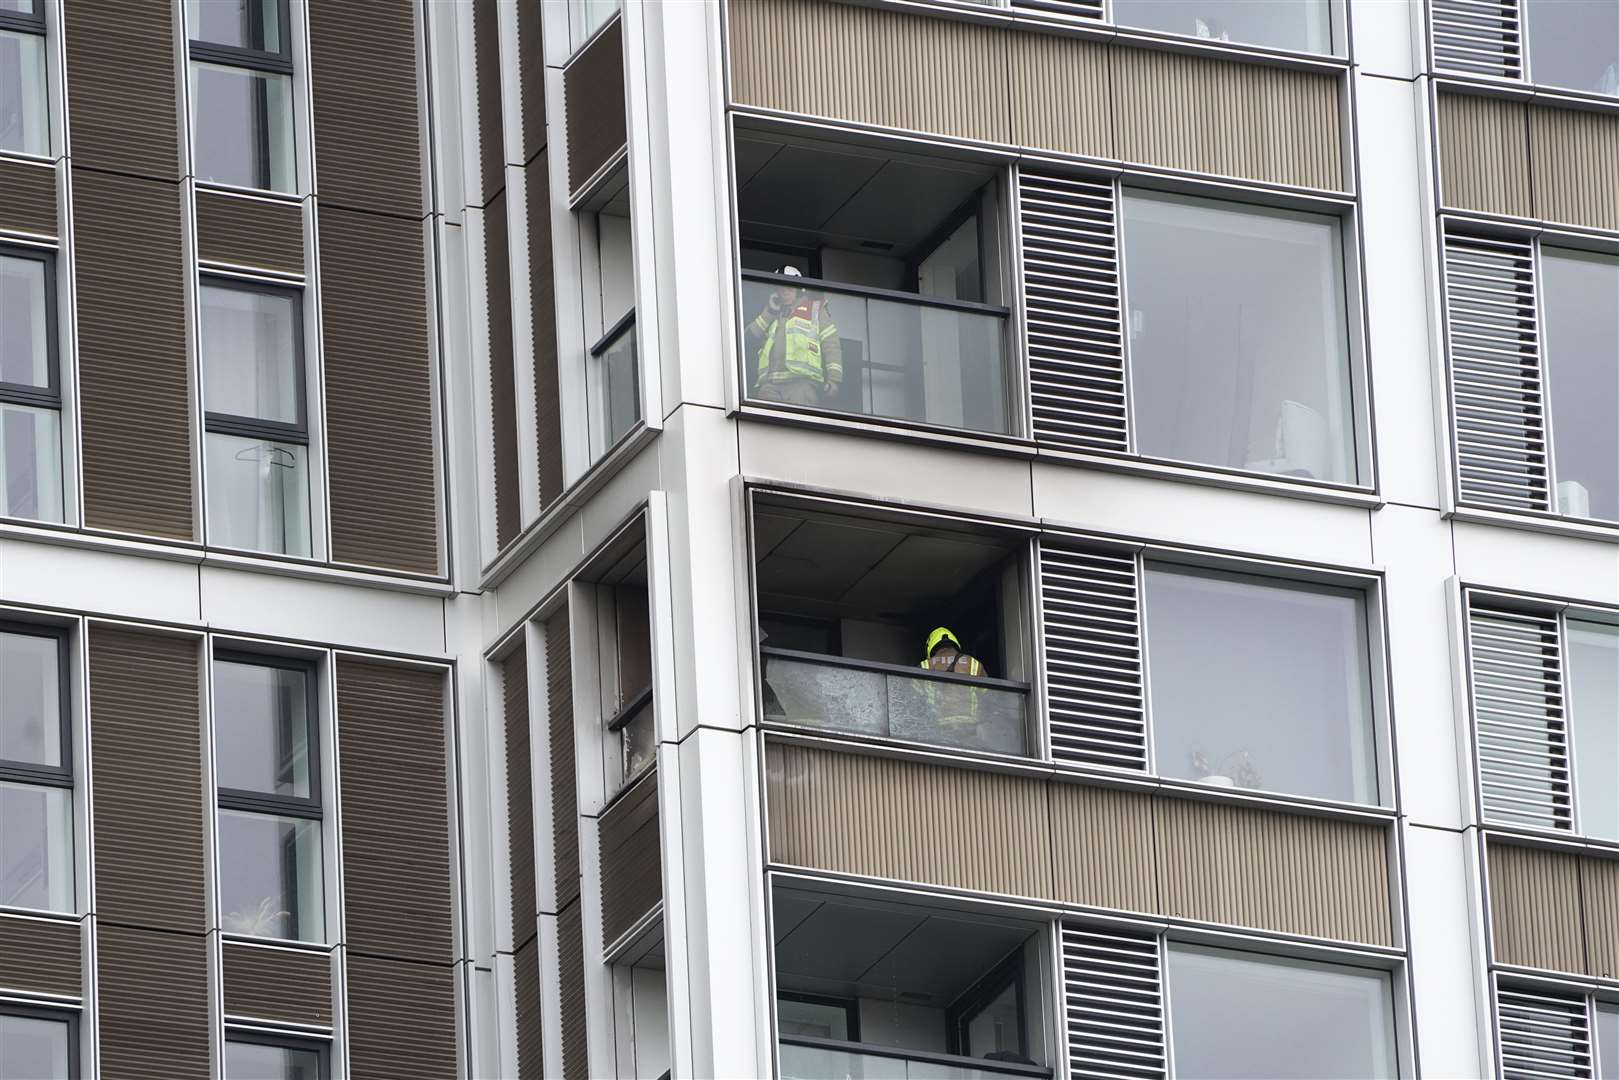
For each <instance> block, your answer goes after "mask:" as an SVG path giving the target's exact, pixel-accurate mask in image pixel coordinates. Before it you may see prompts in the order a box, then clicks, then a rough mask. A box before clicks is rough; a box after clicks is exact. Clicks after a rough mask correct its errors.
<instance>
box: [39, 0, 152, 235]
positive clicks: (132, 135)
mask: <svg viewBox="0 0 1619 1080" xmlns="http://www.w3.org/2000/svg"><path fill="white" fill-rule="evenodd" d="M178 10H179V5H178V4H162V3H146V4H131V3H128V2H127V0H76V2H74V3H71V4H64V5H63V13H64V16H65V18H66V30H67V33H66V39H67V90H68V101H69V102H70V104H71V109H72V114H71V116H70V117H69V122H70V123H71V124H72V127H73V135H72V139H73V146H72V155H73V164H75V165H84V166H88V167H90V168H94V169H108V170H111V171H113V172H122V173H133V174H135V175H137V176H147V177H152V178H154V179H160V180H170V181H175V180H179V179H180V129H179V115H180V114H179V104H178V99H177V97H176V90H175V85H174V79H175V71H176V65H177V63H178V57H177V55H176V53H177V51H178V42H177V40H176V38H177V22H178V15H177V12H178ZM175 240H176V243H178V241H179V237H178V235H176V237H175Z"/></svg>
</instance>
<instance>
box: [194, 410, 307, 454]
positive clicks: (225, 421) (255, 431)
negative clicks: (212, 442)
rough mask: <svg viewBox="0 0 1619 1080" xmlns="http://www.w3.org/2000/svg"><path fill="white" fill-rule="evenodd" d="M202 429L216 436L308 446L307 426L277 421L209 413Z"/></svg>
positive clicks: (205, 415) (205, 417)
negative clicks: (232, 436)
mask: <svg viewBox="0 0 1619 1080" xmlns="http://www.w3.org/2000/svg"><path fill="white" fill-rule="evenodd" d="M203 427H204V429H205V430H206V431H208V432H210V433H212V434H217V435H235V436H237V437H239V438H244V439H266V440H269V441H271V442H284V443H293V444H295V445H297V446H308V445H309V427H308V425H307V424H288V423H283V422H281V421H279V420H258V419H255V418H253V417H250V416H236V415H234V414H232V413H216V412H211V413H206V414H204V424H203Z"/></svg>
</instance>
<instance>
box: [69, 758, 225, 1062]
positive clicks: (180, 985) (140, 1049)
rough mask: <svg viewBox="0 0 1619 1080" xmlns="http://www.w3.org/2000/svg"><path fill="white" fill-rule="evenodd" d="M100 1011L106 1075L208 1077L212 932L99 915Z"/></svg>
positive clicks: (97, 1005)
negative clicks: (143, 925) (139, 925)
mask: <svg viewBox="0 0 1619 1080" xmlns="http://www.w3.org/2000/svg"><path fill="white" fill-rule="evenodd" d="M99 764H100V762H99V759H98V761H97V765H98V767H99ZM200 895H201V894H200V889H199V896H200ZM96 1012H97V1024H98V1027H99V1032H98V1034H99V1036H100V1038H99V1049H100V1052H101V1075H102V1076H105V1077H107V1078H109V1080H111V1078H113V1077H119V1078H122V1077H153V1078H156V1077H163V1078H164V1080H208V1077H209V1075H210V1071H209V1042H210V1040H209V1037H208V1034H209V1033H208V1024H209V1022H208V945H207V939H206V938H205V937H203V936H202V935H200V934H196V935H193V934H175V933H169V932H166V931H160V930H136V929H132V928H130V927H126V926H118V925H114V924H111V923H108V922H106V921H105V920H103V921H101V922H100V923H99V924H98V926H97V928H96Z"/></svg>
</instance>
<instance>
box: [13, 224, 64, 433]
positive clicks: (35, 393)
mask: <svg viewBox="0 0 1619 1080" xmlns="http://www.w3.org/2000/svg"><path fill="white" fill-rule="evenodd" d="M0 256H3V257H5V258H7V259H26V260H28V261H30V262H37V263H39V264H40V265H41V266H42V267H43V268H44V276H45V378H46V384H45V385H44V386H30V385H28V384H27V383H13V382H3V381H0V403H4V404H7V405H24V406H29V407H32V408H38V409H55V410H57V411H58V412H60V411H61V409H62V364H61V345H60V333H59V329H58V327H57V325H56V324H57V321H58V320H57V317H56V312H57V307H56V305H57V297H56V251H55V250H54V249H50V248H37V247H28V246H24V245H22V244H12V243H6V242H4V241H0Z"/></svg>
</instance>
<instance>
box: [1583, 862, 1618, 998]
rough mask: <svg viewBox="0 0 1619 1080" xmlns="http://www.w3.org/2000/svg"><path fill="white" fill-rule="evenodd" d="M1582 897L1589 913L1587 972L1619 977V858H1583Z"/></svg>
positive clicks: (1600, 976)
mask: <svg viewBox="0 0 1619 1080" xmlns="http://www.w3.org/2000/svg"><path fill="white" fill-rule="evenodd" d="M1580 899H1581V908H1582V910H1583V911H1584V915H1585V919H1584V921H1585V957H1586V961H1585V973H1586V974H1587V975H1595V976H1597V977H1598V978H1603V979H1614V978H1619V860H1615V859H1597V858H1592V857H1590V856H1587V857H1585V858H1582V859H1581V860H1580Z"/></svg>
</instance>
